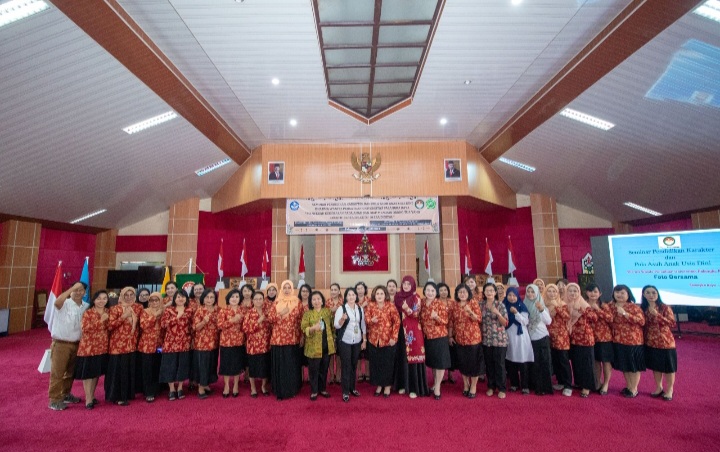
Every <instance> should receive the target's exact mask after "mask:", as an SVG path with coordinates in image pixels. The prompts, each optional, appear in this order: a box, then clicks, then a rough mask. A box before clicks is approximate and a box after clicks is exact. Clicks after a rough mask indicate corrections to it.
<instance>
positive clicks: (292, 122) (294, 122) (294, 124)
mask: <svg viewBox="0 0 720 452" xmlns="http://www.w3.org/2000/svg"><path fill="white" fill-rule="evenodd" d="M290 125H291V126H293V127H295V126H296V125H297V120H296V119H291V120H290Z"/></svg>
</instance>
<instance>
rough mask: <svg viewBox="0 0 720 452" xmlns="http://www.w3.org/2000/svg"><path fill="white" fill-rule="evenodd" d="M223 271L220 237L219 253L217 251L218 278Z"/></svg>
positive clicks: (221, 240)
mask: <svg viewBox="0 0 720 452" xmlns="http://www.w3.org/2000/svg"><path fill="white" fill-rule="evenodd" d="M224 274H225V272H224V271H223V239H220V253H218V279H221V278H222V277H223V275H224Z"/></svg>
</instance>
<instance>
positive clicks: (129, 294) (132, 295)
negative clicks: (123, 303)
mask: <svg viewBox="0 0 720 452" xmlns="http://www.w3.org/2000/svg"><path fill="white" fill-rule="evenodd" d="M134 296H135V292H125V294H123V297H134Z"/></svg>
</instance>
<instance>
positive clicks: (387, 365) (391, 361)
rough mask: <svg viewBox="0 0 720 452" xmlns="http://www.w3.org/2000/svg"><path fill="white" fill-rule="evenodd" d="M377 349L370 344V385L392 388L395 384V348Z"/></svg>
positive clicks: (368, 348) (368, 349)
mask: <svg viewBox="0 0 720 452" xmlns="http://www.w3.org/2000/svg"><path fill="white" fill-rule="evenodd" d="M396 346H397V344H396V345H393V346H387V347H375V346H374V345H372V344H368V346H367V351H368V361H370V384H371V385H373V386H391V385H392V384H393V370H394V369H393V368H394V366H395V347H396Z"/></svg>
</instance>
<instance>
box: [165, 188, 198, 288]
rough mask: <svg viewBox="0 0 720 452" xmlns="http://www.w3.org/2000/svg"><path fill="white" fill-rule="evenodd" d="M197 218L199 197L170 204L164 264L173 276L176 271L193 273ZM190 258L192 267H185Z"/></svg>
mask: <svg viewBox="0 0 720 452" xmlns="http://www.w3.org/2000/svg"><path fill="white" fill-rule="evenodd" d="M199 218H200V198H189V199H186V200H184V201H180V202H178V203H175V204H173V205H172V206H170V212H169V218H168V237H167V257H166V259H165V264H166V265H170V266H171V267H172V276H173V278H174V277H175V275H176V274H177V273H195V264H196V261H197V244H198V221H199ZM191 258H192V260H193V263H192V267H191V268H187V264H188V262H189V261H190V259H191ZM183 267H185V268H183Z"/></svg>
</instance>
